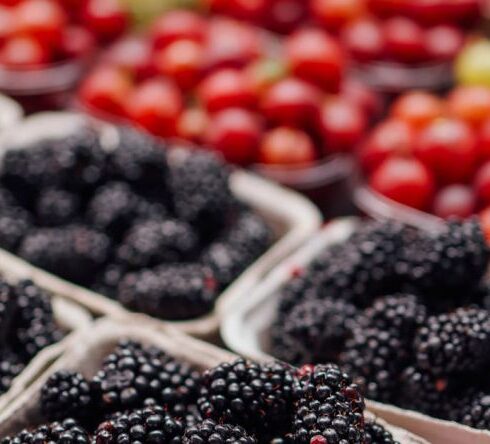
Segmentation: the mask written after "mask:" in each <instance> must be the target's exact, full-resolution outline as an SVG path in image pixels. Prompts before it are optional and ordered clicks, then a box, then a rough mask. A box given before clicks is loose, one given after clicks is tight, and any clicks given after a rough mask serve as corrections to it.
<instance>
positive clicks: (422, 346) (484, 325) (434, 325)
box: [414, 308, 490, 375]
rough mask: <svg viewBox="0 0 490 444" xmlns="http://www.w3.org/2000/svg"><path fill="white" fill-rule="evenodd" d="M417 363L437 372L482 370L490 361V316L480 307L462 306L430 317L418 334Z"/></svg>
mask: <svg viewBox="0 0 490 444" xmlns="http://www.w3.org/2000/svg"><path fill="white" fill-rule="evenodd" d="M414 347H415V357H416V361H417V365H418V366H419V367H420V368H422V369H426V370H429V371H430V372H431V373H433V374H434V375H446V374H453V373H460V372H466V371H471V372H478V371H479V370H481V369H483V367H484V366H485V364H487V363H488V353H489V352H490V316H489V313H488V311H487V310H483V309H479V308H458V309H457V310H455V311H454V312H452V313H447V314H441V315H438V316H432V317H430V318H428V320H427V323H426V325H424V326H423V327H421V328H420V329H419V330H418V332H417V335H416V337H415V344H414Z"/></svg>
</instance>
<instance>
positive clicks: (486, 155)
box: [478, 117, 490, 160]
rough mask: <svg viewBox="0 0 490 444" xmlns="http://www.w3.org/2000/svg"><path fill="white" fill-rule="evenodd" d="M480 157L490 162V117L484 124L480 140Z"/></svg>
mask: <svg viewBox="0 0 490 444" xmlns="http://www.w3.org/2000/svg"><path fill="white" fill-rule="evenodd" d="M478 142H479V143H478V151H479V157H480V159H483V160H490V117H488V118H487V119H486V120H485V121H484V122H483V124H482V126H481V128H480V133H479V140H478Z"/></svg>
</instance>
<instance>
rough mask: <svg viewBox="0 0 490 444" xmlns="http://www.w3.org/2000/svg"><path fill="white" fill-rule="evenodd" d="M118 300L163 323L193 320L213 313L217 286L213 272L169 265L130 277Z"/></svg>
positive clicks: (133, 274) (201, 268)
mask: <svg viewBox="0 0 490 444" xmlns="http://www.w3.org/2000/svg"><path fill="white" fill-rule="evenodd" d="M117 297H118V300H119V302H121V303H122V304H123V305H124V306H126V307H127V308H129V309H131V310H134V311H139V312H143V313H147V314H149V315H151V316H155V317H158V318H161V319H169V320H183V319H191V318H196V317H198V316H203V315H205V314H206V313H208V312H209V311H211V309H212V308H213V306H214V302H215V299H216V284H215V280H214V277H213V275H212V273H211V272H210V270H208V269H206V268H204V267H202V266H201V265H199V264H192V263H187V264H169V265H162V266H160V267H157V268H155V269H153V270H150V269H147V270H143V271H140V272H136V273H128V274H127V275H126V276H125V277H124V278H123V280H122V281H121V283H120V284H119V287H118V296H117Z"/></svg>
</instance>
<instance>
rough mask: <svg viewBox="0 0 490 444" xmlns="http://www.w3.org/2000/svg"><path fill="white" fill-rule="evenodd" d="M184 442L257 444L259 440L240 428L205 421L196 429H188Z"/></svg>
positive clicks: (190, 443)
mask: <svg viewBox="0 0 490 444" xmlns="http://www.w3.org/2000/svg"><path fill="white" fill-rule="evenodd" d="M182 442H183V443H184V444H206V443H208V444H215V443H223V444H224V443H230V444H231V443H234V444H256V443H257V440H256V439H255V438H254V437H253V436H251V435H249V434H248V433H247V432H246V431H245V429H244V428H242V427H240V426H236V425H230V424H222V423H217V422H215V421H213V420H212V419H205V420H204V421H203V422H201V423H199V424H197V425H195V426H194V427H190V428H188V429H187V430H186V432H185V435H184V439H183V440H182Z"/></svg>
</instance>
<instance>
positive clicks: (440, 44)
mask: <svg viewBox="0 0 490 444" xmlns="http://www.w3.org/2000/svg"><path fill="white" fill-rule="evenodd" d="M463 45H464V35H463V33H462V32H461V31H460V30H459V29H458V28H456V27H455V26H449V25H439V26H435V27H434V28H431V29H428V30H427V31H426V32H425V48H426V49H425V50H426V52H427V54H428V56H429V57H430V58H431V59H437V60H452V59H454V57H456V55H457V54H458V53H459V51H460V50H461V48H462V47H463Z"/></svg>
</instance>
